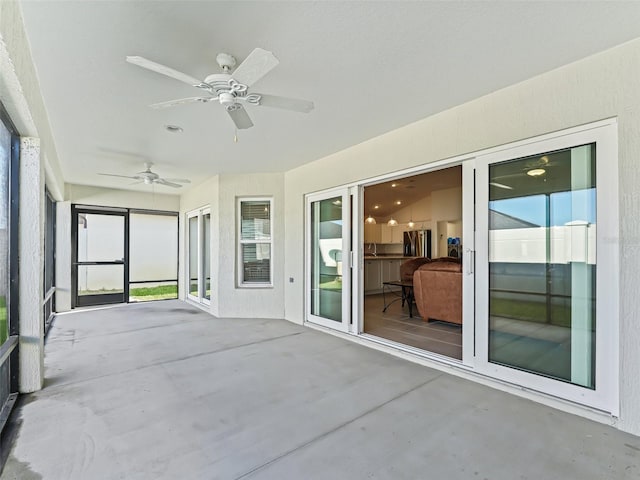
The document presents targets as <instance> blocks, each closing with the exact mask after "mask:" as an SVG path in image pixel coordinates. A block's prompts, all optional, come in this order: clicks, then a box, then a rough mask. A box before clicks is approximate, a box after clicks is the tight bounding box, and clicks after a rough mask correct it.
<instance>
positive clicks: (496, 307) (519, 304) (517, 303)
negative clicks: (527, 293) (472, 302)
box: [489, 298, 571, 327]
mask: <svg viewBox="0 0 640 480" xmlns="http://www.w3.org/2000/svg"><path fill="white" fill-rule="evenodd" d="M489 305H490V310H491V311H490V315H495V316H498V317H507V318H516V319H518V320H526V321H528V322H536V323H545V322H546V321H547V305H546V303H543V302H531V301H523V300H509V299H506V298H492V299H491V300H490V302H489ZM551 324H552V325H558V326H561V327H570V326H571V307H570V306H567V305H553V304H552V305H551Z"/></svg>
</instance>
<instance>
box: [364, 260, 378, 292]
mask: <svg viewBox="0 0 640 480" xmlns="http://www.w3.org/2000/svg"><path fill="white" fill-rule="evenodd" d="M381 278H382V277H381V276H380V261H379V260H365V262H364V291H365V292H374V291H377V290H380V289H381V288H382V282H381V280H380V279H381Z"/></svg>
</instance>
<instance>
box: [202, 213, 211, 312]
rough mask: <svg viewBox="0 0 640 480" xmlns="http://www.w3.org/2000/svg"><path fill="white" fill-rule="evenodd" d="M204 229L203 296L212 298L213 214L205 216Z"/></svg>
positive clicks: (207, 298)
mask: <svg viewBox="0 0 640 480" xmlns="http://www.w3.org/2000/svg"><path fill="white" fill-rule="evenodd" d="M202 226H203V231H202V272H203V276H204V292H203V296H204V298H205V299H206V300H211V214H210V213H205V214H204V216H203V225H202Z"/></svg>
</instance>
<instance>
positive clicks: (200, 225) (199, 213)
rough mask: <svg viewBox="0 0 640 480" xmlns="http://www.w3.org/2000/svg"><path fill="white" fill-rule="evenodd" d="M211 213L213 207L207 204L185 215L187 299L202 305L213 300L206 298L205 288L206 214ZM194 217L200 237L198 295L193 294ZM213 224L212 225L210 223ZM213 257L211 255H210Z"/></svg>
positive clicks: (198, 246)
mask: <svg viewBox="0 0 640 480" xmlns="http://www.w3.org/2000/svg"><path fill="white" fill-rule="evenodd" d="M207 214H208V215H209V216H211V207H209V206H208V205H207V206H202V207H199V208H196V209H194V210H190V211H189V212H187V213H186V214H185V217H186V219H187V221H186V222H185V224H186V227H185V232H186V237H187V238H186V242H185V249H184V250H185V254H186V259H185V279H186V290H185V299H187V300H189V301H191V302H193V303H194V304H202V305H206V306H209V305H210V304H211V301H210V300H209V299H207V298H205V296H204V295H205V289H206V282H205V279H204V263H203V262H204V258H205V255H204V251H203V248H204V216H205V215H207ZM192 218H197V228H196V232H197V233H196V235H197V237H198V242H197V247H196V248H197V253H196V255H197V256H196V261H197V264H198V272H197V283H198V287H197V288H198V295H192V294H191V258H190V255H191V237H190V235H191V229H190V225H189V223H190V222H189V220H190V219H192ZM209 226H211V225H209ZM209 238H211V234H209ZM210 243H211V242H210ZM209 250H211V244H209ZM210 257H211V255H210ZM209 271H211V265H210V266H209Z"/></svg>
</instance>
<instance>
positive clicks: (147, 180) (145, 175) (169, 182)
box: [98, 162, 191, 188]
mask: <svg viewBox="0 0 640 480" xmlns="http://www.w3.org/2000/svg"><path fill="white" fill-rule="evenodd" d="M152 166H153V163H151V162H145V164H144V167H145V170H144V172H138V173H136V174H135V175H114V174H113V173H99V174H98V175H102V176H105V177H119V178H130V179H132V180H137V182H134V183H133V184H134V185H135V184H136V183H144V184H145V185H154V184H155V185H164V186H166V187H173V188H180V187H182V185H180V184H181V183H191V181H190V180H187V179H186V178H162V177H161V176H160V175H158V174H157V173H155V172H152V171H151V167H152Z"/></svg>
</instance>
